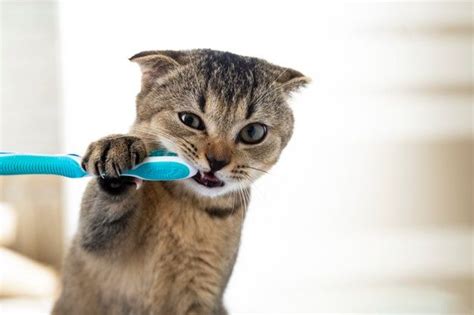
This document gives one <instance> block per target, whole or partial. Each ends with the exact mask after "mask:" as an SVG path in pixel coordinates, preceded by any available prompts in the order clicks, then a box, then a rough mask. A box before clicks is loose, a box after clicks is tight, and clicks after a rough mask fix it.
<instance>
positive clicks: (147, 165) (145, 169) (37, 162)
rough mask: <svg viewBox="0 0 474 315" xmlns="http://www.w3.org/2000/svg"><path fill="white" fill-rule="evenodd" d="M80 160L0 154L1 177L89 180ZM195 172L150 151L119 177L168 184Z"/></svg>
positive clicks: (174, 159) (167, 155) (181, 162)
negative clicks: (50, 176) (35, 175)
mask: <svg viewBox="0 0 474 315" xmlns="http://www.w3.org/2000/svg"><path fill="white" fill-rule="evenodd" d="M81 162H82V159H81V157H80V156H79V155H76V154H63V155H45V154H24V153H12V152H0V176H2V175H32V174H42V175H59V176H64V177H69V178H82V177H86V176H90V175H91V174H89V173H87V172H86V171H85V170H84V169H83V168H82V166H81V165H82V164H81ZM196 173H197V170H196V169H195V168H194V167H192V166H191V165H189V164H188V163H186V162H185V161H184V160H183V159H181V158H180V157H178V155H177V154H176V153H173V152H168V151H165V150H157V151H153V152H152V153H151V154H150V155H149V156H148V157H147V158H146V159H145V160H144V161H143V162H142V163H140V164H138V165H136V166H135V167H134V168H133V169H131V170H128V171H125V172H123V173H122V175H121V176H131V177H135V178H138V179H143V180H149V181H171V180H179V179H185V178H189V177H192V176H194V175H195V174H196Z"/></svg>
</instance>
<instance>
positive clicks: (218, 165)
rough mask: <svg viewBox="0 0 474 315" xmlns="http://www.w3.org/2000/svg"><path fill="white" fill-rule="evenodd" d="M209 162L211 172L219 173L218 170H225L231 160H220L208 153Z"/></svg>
mask: <svg viewBox="0 0 474 315" xmlns="http://www.w3.org/2000/svg"><path fill="white" fill-rule="evenodd" d="M206 159H207V162H208V163H209V167H210V168H211V172H217V171H218V170H220V169H222V168H224V167H225V166H226V165H228V164H229V163H230V160H228V159H226V158H224V159H218V158H216V157H215V156H214V155H212V154H210V153H207V154H206Z"/></svg>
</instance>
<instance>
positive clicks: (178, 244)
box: [53, 49, 309, 315]
mask: <svg viewBox="0 0 474 315" xmlns="http://www.w3.org/2000/svg"><path fill="white" fill-rule="evenodd" d="M130 60H131V61H133V62H136V63H137V64H138V65H139V66H140V68H141V72H142V88H141V91H140V93H139V94H138V96H137V100H136V104H137V106H136V112H137V114H136V119H135V122H134V124H133V126H132V127H131V130H130V132H129V133H128V134H123V135H110V136H107V137H104V138H102V139H100V140H98V141H96V142H93V143H92V144H91V145H90V146H89V148H88V150H87V152H86V154H85V156H84V163H83V167H84V168H85V169H86V170H88V171H89V172H91V173H93V174H95V175H98V176H97V177H96V178H94V179H92V180H91V182H90V183H89V185H88V187H87V189H86V192H85V194H84V197H83V201H82V207H81V214H80V223H79V229H78V232H77V235H76V236H75V238H74V240H73V244H72V247H71V249H70V252H69V254H68V256H67V258H66V261H65V265H64V271H63V289H62V293H61V296H60V297H59V299H58V301H57V302H56V305H55V307H54V310H53V314H58V315H59V314H61V315H75V314H80V315H94V314H101V315H103V314H157V315H185V314H186V315H190V314H206V315H211V314H212V315H217V314H219V315H220V314H227V312H226V310H225V308H224V306H223V302H222V297H223V294H224V290H225V288H226V286H227V282H228V281H229V277H230V275H231V273H232V269H233V266H234V263H235V259H236V256H237V252H238V249H239V241H240V234H241V229H242V223H243V220H244V217H245V212H246V210H247V206H248V202H249V197H250V185H251V184H252V182H254V181H255V180H256V179H257V178H258V177H260V176H261V175H262V174H264V173H266V172H267V170H268V169H270V168H271V167H272V165H274V164H275V162H276V161H277V160H278V157H279V156H280V153H281V151H282V150H283V148H284V147H285V146H286V145H287V143H288V141H289V140H290V137H291V135H292V130H293V115H292V112H291V110H290V108H289V106H288V104H287V99H288V97H289V95H290V94H291V92H293V91H295V90H297V89H298V88H300V87H302V86H304V85H305V84H306V83H308V81H309V79H308V78H307V77H305V76H304V75H302V74H301V73H300V72H298V71H295V70H292V69H289V68H283V67H279V66H276V65H273V64H271V63H268V62H266V61H264V60H261V59H257V58H251V57H244V56H239V55H235V54H232V53H228V52H221V51H214V50H207V49H198V50H190V51H146V52H141V53H139V54H137V55H135V56H133V57H132V58H130ZM111 117H113V113H111ZM158 148H165V149H167V150H169V151H173V152H176V153H177V154H178V155H179V156H180V157H182V158H183V159H185V160H186V161H188V162H189V163H190V164H192V165H194V166H195V167H196V168H197V169H198V170H199V172H198V173H197V175H195V176H194V177H192V178H189V179H186V180H182V181H174V182H142V181H140V180H137V179H132V178H130V177H119V176H120V174H121V173H122V172H123V171H124V170H127V169H130V168H132V167H134V165H136V164H138V163H140V162H141V161H142V160H143V159H144V158H145V157H146V156H147V154H148V153H149V152H150V151H152V150H155V149H158Z"/></svg>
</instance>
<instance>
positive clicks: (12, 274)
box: [0, 0, 474, 315]
mask: <svg viewBox="0 0 474 315" xmlns="http://www.w3.org/2000/svg"><path fill="white" fill-rule="evenodd" d="M472 14H473V4H472V2H456V1H449V2H448V1H446V2H436V3H435V2H417V3H412V2H398V3H397V2H391V3H380V2H370V3H363V2H355V3H353V2H349V3H335V2H330V1H327V2H316V1H291V2H290V1H259V2H256V1H249V0H242V1H239V2H237V1H233V2H222V1H193V2H191V1H189V2H182V1H172V2H171V1H167V2H142V1H128V2H127V1H123V2H119V1H116V2H105V1H94V2H92V1H90V2H87V1H63V2H61V1H1V2H0V17H1V18H0V27H1V30H0V34H1V35H0V36H1V37H0V39H1V41H0V43H1V49H0V73H1V77H0V78H1V79H0V80H1V81H0V100H1V103H0V151H1V150H4V151H20V152H36V153H66V152H68V153H69V152H70V153H79V154H82V153H83V152H84V151H85V149H86V147H87V145H88V144H89V143H90V142H91V141H93V140H96V139H97V138H100V137H102V136H105V135H107V134H110V133H117V132H127V130H128V127H129V126H130V125H131V123H132V122H133V119H134V98H135V95H136V93H137V92H138V90H139V85H140V72H139V69H138V67H137V66H136V65H135V64H132V63H130V62H129V61H128V60H127V58H128V57H130V56H131V55H133V54H135V53H137V52H140V51H142V50H153V49H190V48H213V49H219V50H227V51H232V52H235V53H239V54H244V55H251V56H257V57H261V58H265V59H268V60H269V61H271V62H273V63H276V64H278V65H282V66H288V67H292V68H295V69H297V70H300V71H301V72H303V73H305V74H306V75H308V76H310V77H312V79H313V83H312V84H311V85H310V86H309V88H307V89H306V90H305V91H303V92H301V93H299V94H297V95H295V96H294V98H293V101H292V106H293V109H294V112H295V117H296V130H295V134H294V138H293V139H292V141H291V142H290V144H289V146H288V148H287V149H286V151H285V152H284V154H283V155H282V158H281V160H280V162H279V164H278V165H277V166H276V167H275V168H274V169H272V170H271V171H270V174H269V175H268V176H266V177H264V178H262V179H261V180H259V181H258V183H257V184H256V187H255V189H254V193H253V200H252V202H251V205H250V210H249V212H248V217H247V219H246V223H245V227H244V231H243V240H242V247H241V251H240V256H239V258H238V261H237V264H236V267H235V270H234V273H233V276H232V279H231V281H230V285H229V287H228V290H227V293H226V296H225V300H226V301H227V304H228V306H229V309H230V311H231V313H232V314H251V313H254V314H276V313H294V314H296V313H343V312H356V313H369V312H370V313H379V314H381V313H436V314H471V312H472V311H473V300H474V295H473V283H474V272H473V251H474V246H473V235H474V233H473V210H474V207H473V192H474V191H473V176H474V173H473V140H474V138H473V133H472V132H473V130H472V127H473V117H474V116H473V60H472V58H473V51H472V50H473V24H472V23H473V22H472V18H473V16H472ZM111 112H112V113H113V115H110V113H111ZM106 117H113V119H110V118H106ZM85 184H86V180H69V179H68V180H65V179H61V178H55V177H45V176H22V177H8V178H5V177H4V178H0V314H13V315H15V314H48V313H49V311H50V308H51V305H52V303H53V300H54V297H55V296H56V295H57V292H58V289H59V283H58V276H59V274H60V268H61V262H62V258H63V255H64V254H65V252H66V250H67V248H68V246H69V243H70V240H71V238H72V237H73V235H74V233H75V230H76V227H77V222H78V211H79V202H80V199H81V194H82V191H83V190H84V187H85Z"/></svg>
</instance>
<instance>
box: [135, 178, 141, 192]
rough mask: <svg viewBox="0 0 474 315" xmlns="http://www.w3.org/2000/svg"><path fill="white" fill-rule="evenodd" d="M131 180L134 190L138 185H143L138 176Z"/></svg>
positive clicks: (138, 187) (137, 188)
mask: <svg viewBox="0 0 474 315" xmlns="http://www.w3.org/2000/svg"><path fill="white" fill-rule="evenodd" d="M133 182H134V183H135V188H136V190H139V189H140V187H142V185H143V179H140V178H134V179H133Z"/></svg>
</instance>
